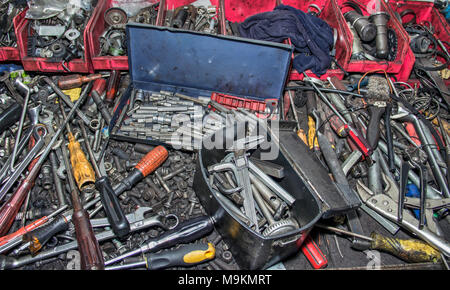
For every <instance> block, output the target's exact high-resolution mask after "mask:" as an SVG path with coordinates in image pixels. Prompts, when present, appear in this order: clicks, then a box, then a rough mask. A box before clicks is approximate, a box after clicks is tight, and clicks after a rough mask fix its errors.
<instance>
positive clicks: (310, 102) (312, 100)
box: [306, 91, 319, 151]
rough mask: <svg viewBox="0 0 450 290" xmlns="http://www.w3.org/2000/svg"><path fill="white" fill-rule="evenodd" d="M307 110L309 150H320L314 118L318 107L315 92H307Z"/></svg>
mask: <svg viewBox="0 0 450 290" xmlns="http://www.w3.org/2000/svg"><path fill="white" fill-rule="evenodd" d="M306 97H307V99H306V108H307V112H308V144H309V149H314V150H315V151H318V150H319V142H318V141H317V139H316V138H315V136H316V122H315V121H314V118H313V116H312V111H313V110H314V109H315V108H316V107H317V102H316V96H315V95H314V92H311V91H308V92H306Z"/></svg>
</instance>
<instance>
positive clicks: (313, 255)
mask: <svg viewBox="0 0 450 290" xmlns="http://www.w3.org/2000/svg"><path fill="white" fill-rule="evenodd" d="M302 252H303V254H304V255H305V257H306V258H307V259H308V261H309V262H310V263H311V266H313V268H314V269H322V268H325V267H326V266H327V265H328V260H327V257H325V255H324V254H323V253H322V251H321V250H320V248H319V247H318V246H317V244H316V243H315V242H314V240H313V239H311V237H310V236H307V237H306V239H305V241H304V242H303V245H302Z"/></svg>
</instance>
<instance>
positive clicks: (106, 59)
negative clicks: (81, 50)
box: [88, 0, 158, 70]
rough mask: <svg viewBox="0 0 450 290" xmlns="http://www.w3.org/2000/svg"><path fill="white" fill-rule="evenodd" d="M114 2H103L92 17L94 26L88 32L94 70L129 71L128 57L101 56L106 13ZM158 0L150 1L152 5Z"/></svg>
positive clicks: (110, 0) (105, 0)
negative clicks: (101, 39)
mask: <svg viewBox="0 0 450 290" xmlns="http://www.w3.org/2000/svg"><path fill="white" fill-rule="evenodd" d="M112 2H113V1H112V0H101V1H99V3H98V4H97V7H96V8H95V11H94V13H93V15H92V25H91V26H90V27H89V31H88V48H89V54H90V56H91V63H92V66H93V68H94V70H128V56H126V55H123V56H99V54H100V36H101V35H102V33H103V32H104V31H105V28H106V25H105V19H104V14H105V11H106V10H107V9H109V8H111V7H112V6H113V5H112ZM156 2H158V0H148V5H149V6H150V5H152V4H154V3H156Z"/></svg>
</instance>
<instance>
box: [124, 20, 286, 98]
mask: <svg viewBox="0 0 450 290" xmlns="http://www.w3.org/2000/svg"><path fill="white" fill-rule="evenodd" d="M127 35H128V62H129V67H130V75H131V79H132V82H133V86H134V88H137V89H143V90H153V91H159V90H167V91H176V92H180V93H184V94H188V95H192V96H195V97H198V96H208V97H209V96H210V95H211V93H212V92H218V93H223V94H229V95H233V96H237V97H243V98H250V99H256V100H265V99H279V98H280V96H282V94H283V88H284V85H285V82H286V78H287V76H288V71H289V65H290V60H291V56H292V52H293V47H292V46H289V45H285V44H279V43H274V42H267V41H259V40H252V39H246V38H240V37H233V36H223V35H210V34H206V33H201V32H193V31H187V30H180V29H173V28H167V27H159V26H153V25H144V24H135V23H133V24H128V25H127Z"/></svg>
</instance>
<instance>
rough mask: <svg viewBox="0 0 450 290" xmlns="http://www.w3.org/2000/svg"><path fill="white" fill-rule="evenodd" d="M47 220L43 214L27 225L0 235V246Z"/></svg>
mask: <svg viewBox="0 0 450 290" xmlns="http://www.w3.org/2000/svg"><path fill="white" fill-rule="evenodd" d="M47 221H48V218H47V217H46V216H44V217H42V218H40V219H38V220H35V221H34V222H32V223H29V224H28V225H26V226H24V227H22V228H20V229H19V230H17V231H15V232H14V233H12V234H9V235H6V236H3V237H1V238H0V246H3V245H4V244H6V243H8V242H9V241H11V240H12V239H14V238H16V237H19V236H22V235H24V234H26V233H28V232H30V231H32V230H34V229H35V228H37V227H40V226H41V225H43V224H44V223H46V222H47Z"/></svg>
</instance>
